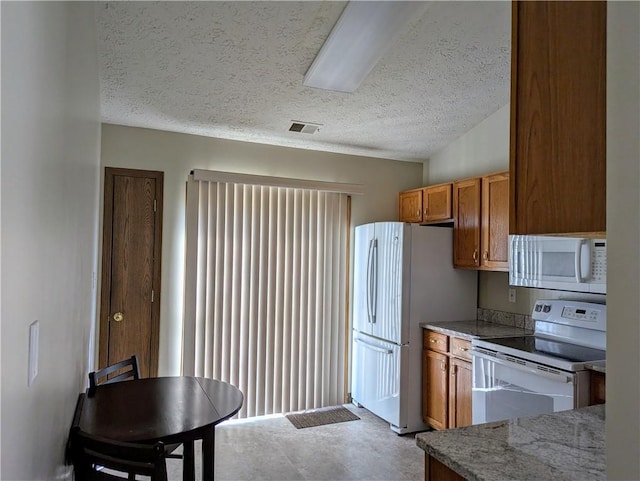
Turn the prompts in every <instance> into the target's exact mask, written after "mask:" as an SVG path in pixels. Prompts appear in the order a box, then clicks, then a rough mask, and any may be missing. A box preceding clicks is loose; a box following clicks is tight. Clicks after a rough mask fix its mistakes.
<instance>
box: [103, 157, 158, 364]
mask: <svg viewBox="0 0 640 481" xmlns="http://www.w3.org/2000/svg"><path fill="white" fill-rule="evenodd" d="M163 180H164V173H163V172H156V171H142V170H132V169H116V168H110V167H107V168H106V169H105V179H104V222H103V241H102V287H101V302H100V350H99V356H98V357H99V365H100V366H99V367H100V368H102V367H105V366H108V365H110V364H113V363H116V362H118V361H121V360H123V359H126V358H128V357H131V355H133V354H135V355H136V356H137V357H138V363H139V367H140V374H141V376H142V377H149V376H156V375H157V373H158V343H159V326H160V267H161V265H160V259H161V252H162V192H163Z"/></svg>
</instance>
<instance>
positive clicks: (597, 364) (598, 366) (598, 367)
mask: <svg viewBox="0 0 640 481" xmlns="http://www.w3.org/2000/svg"><path fill="white" fill-rule="evenodd" d="M585 367H586V368H587V369H591V370H592V371H596V372H601V373H603V374H606V373H607V361H593V362H589V363H587V364H585Z"/></svg>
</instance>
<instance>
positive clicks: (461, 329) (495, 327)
mask: <svg viewBox="0 0 640 481" xmlns="http://www.w3.org/2000/svg"><path fill="white" fill-rule="evenodd" d="M420 327H422V328H424V329H431V330H433V331H438V332H441V333H443V334H447V335H449V336H456V337H461V338H464V339H474V338H481V337H485V338H489V337H514V336H524V335H527V334H533V331H532V330H530V329H524V328H522V327H515V326H506V325H503V324H497V323H494V322H486V321H478V320H469V321H434V322H421V323H420Z"/></svg>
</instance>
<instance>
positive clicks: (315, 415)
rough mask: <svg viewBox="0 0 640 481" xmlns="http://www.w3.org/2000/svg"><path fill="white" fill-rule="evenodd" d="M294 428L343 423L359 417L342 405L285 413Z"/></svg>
mask: <svg viewBox="0 0 640 481" xmlns="http://www.w3.org/2000/svg"><path fill="white" fill-rule="evenodd" d="M286 417H287V419H288V420H289V421H291V424H293V425H294V426H295V427H296V428H298V429H302V428H312V427H314V426H322V425H323V424H333V423H344V422H346V421H356V420H358V419H360V418H359V417H358V416H356V415H355V414H353V413H352V412H351V411H349V410H348V409H347V408H345V407H344V406H331V407H326V408H320V409H313V410H311V411H302V412H298V413H290V414H287V415H286Z"/></svg>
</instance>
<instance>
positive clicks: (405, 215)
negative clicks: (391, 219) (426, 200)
mask: <svg viewBox="0 0 640 481" xmlns="http://www.w3.org/2000/svg"><path fill="white" fill-rule="evenodd" d="M398 206H399V210H400V212H399V220H400V222H422V189H417V190H408V191H406V192H400V194H398Z"/></svg>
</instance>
